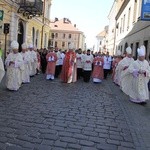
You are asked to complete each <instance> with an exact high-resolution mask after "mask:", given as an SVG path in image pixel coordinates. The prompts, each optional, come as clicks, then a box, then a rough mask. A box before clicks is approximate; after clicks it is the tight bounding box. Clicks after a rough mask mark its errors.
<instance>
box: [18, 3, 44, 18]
mask: <svg viewBox="0 0 150 150" xmlns="http://www.w3.org/2000/svg"><path fill="white" fill-rule="evenodd" d="M18 4H19V9H18V13H22V14H23V16H25V17H27V18H28V19H31V18H32V17H39V16H41V15H42V14H43V2H42V0H19V3H18Z"/></svg>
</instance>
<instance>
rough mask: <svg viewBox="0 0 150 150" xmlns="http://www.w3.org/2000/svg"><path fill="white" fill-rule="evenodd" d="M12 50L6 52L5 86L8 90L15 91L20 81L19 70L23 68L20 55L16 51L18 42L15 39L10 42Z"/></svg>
mask: <svg viewBox="0 0 150 150" xmlns="http://www.w3.org/2000/svg"><path fill="white" fill-rule="evenodd" d="M11 48H12V52H11V53H9V54H8V56H7V58H6V61H5V64H6V68H7V73H6V87H7V88H8V89H9V90H13V91H17V90H18V89H19V88H20V86H21V83H22V78H21V72H22V71H23V70H24V66H23V58H22V55H21V54H20V53H19V52H18V48H19V44H18V42H17V41H12V42H11Z"/></svg>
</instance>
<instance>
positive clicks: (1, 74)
mask: <svg viewBox="0 0 150 150" xmlns="http://www.w3.org/2000/svg"><path fill="white" fill-rule="evenodd" d="M4 74H5V70H4V64H3V61H2V58H1V56H0V82H1V81H2V79H3V77H4Z"/></svg>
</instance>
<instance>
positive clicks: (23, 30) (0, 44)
mask: <svg viewBox="0 0 150 150" xmlns="http://www.w3.org/2000/svg"><path fill="white" fill-rule="evenodd" d="M26 1H29V2H30V0H26ZM35 1H38V2H40V3H39V4H40V5H42V6H41V7H42V14H41V15H40V16H32V15H30V16H29V15H28V13H27V12H25V11H24V10H23V9H20V12H19V11H18V10H19V8H20V3H17V0H1V1H0V11H1V12H3V19H2V20H0V48H1V49H2V51H3V57H4V56H5V55H6V53H7V52H9V51H10V50H11V49H10V43H11V41H13V40H17V41H18V42H19V50H20V51H21V44H22V43H24V42H25V43H27V44H33V45H34V47H36V48H37V49H40V48H44V47H46V48H47V47H48V44H49V37H50V8H51V0H44V1H42V0H35ZM6 23H8V24H9V33H8V34H4V28H5V24H6Z"/></svg>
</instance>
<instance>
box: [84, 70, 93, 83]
mask: <svg viewBox="0 0 150 150" xmlns="http://www.w3.org/2000/svg"><path fill="white" fill-rule="evenodd" d="M90 77H91V71H87V70H84V71H83V81H84V82H89V81H90Z"/></svg>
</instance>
